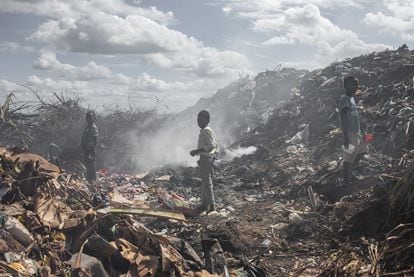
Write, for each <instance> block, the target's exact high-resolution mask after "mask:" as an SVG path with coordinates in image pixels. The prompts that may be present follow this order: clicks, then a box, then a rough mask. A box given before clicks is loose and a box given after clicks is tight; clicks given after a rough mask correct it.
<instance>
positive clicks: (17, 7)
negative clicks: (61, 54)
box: [0, 0, 176, 24]
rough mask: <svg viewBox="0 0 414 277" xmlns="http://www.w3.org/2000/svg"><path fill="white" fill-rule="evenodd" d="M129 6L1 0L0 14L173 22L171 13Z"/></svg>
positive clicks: (82, 0) (89, 0)
mask: <svg viewBox="0 0 414 277" xmlns="http://www.w3.org/2000/svg"><path fill="white" fill-rule="evenodd" d="M137 5H139V3H136V5H129V4H127V3H126V2H125V1H124V0H77V1H65V0H18V1H16V0H2V3H1V6H0V12H7V13H26V14H34V15H39V16H45V17H50V18H55V19H59V18H62V17H72V18H75V19H79V18H81V17H83V16H85V15H88V14H92V13H95V12H96V11H101V12H104V13H106V14H111V15H120V16H125V15H141V16H145V17H147V18H150V19H152V20H155V21H157V22H161V23H163V24H168V23H171V22H175V21H176V20H175V19H174V14H173V13H172V12H162V11H160V10H158V9H157V8H156V7H149V8H142V7H139V6H137Z"/></svg>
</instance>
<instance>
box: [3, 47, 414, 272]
mask: <svg viewBox="0 0 414 277" xmlns="http://www.w3.org/2000/svg"><path fill="white" fill-rule="evenodd" d="M413 57H414V52H413V51H412V50H411V51H410V50H404V51H402V50H401V49H399V50H396V51H389V50H387V51H384V52H378V53H371V54H367V55H362V56H359V57H355V58H352V59H347V60H344V61H340V62H335V63H333V64H331V65H330V66H328V67H326V68H324V69H320V70H316V71H312V72H308V71H296V70H293V69H292V70H291V69H278V70H275V71H267V72H263V73H260V74H259V75H258V76H256V77H255V78H250V77H249V78H242V79H241V80H239V81H238V82H235V83H233V84H231V85H230V86H229V87H227V88H226V89H223V90H221V91H219V92H218V94H217V95H216V96H215V97H213V98H212V99H204V100H201V101H200V102H199V103H198V104H197V105H196V106H194V107H192V108H190V109H189V111H186V112H185V113H183V114H182V115H181V117H184V116H185V115H186V114H187V115H188V113H189V112H191V111H192V110H198V109H200V108H201V107H202V108H205V107H211V106H215V107H216V108H215V109H223V108H225V107H230V106H231V107H233V109H232V110H231V112H230V113H229V114H228V115H229V117H226V118H225V120H227V121H229V120H230V119H232V120H233V119H234V117H233V116H236V114H237V115H238V116H237V117H236V119H237V120H236V124H235V126H234V128H232V130H231V132H232V133H233V134H235V137H237V139H236V140H235V142H234V144H233V145H232V148H233V149H254V151H248V153H245V155H235V156H234V157H232V158H231V159H225V158H223V159H222V161H221V163H219V165H218V166H217V167H216V168H215V171H214V183H215V191H216V196H217V199H218V210H217V212H216V213H214V214H213V213H211V214H208V215H207V214H206V215H200V214H198V212H197V209H196V207H197V203H198V201H199V199H198V195H199V183H200V180H199V178H198V173H197V170H196V169H195V168H188V167H183V166H176V165H174V166H172V165H170V166H165V167H164V168H158V169H155V170H152V171H149V172H145V173H143V174H125V171H123V170H119V168H107V169H106V168H103V169H102V170H100V171H99V173H100V177H99V179H98V181H97V183H96V184H95V185H94V186H89V185H87V184H86V183H85V182H84V181H82V180H81V178H79V177H77V175H76V174H73V173H68V172H69V171H68V172H64V171H63V170H61V168H59V167H58V166H55V165H53V164H50V163H49V162H48V161H47V160H44V159H42V158H41V157H39V156H36V155H34V154H29V153H27V152H22V151H18V149H15V150H14V151H9V150H6V149H2V148H0V154H1V161H0V165H1V167H0V175H1V187H0V196H1V199H2V203H3V204H2V206H1V212H2V215H3V214H4V217H3V216H1V217H0V218H1V219H2V223H3V224H6V223H9V224H8V225H7V224H6V225H7V226H9V227H8V229H7V228H4V229H3V230H2V232H1V234H0V254H2V257H3V258H2V261H1V263H0V272H1V271H3V272H7V273H8V274H18V272H23V273H24V272H26V273H28V274H31V273H29V272H33V270H35V271H37V272H49V273H48V274H57V275H59V274H61V275H64V274H68V273H69V272H71V271H72V272H75V273H76V274H78V275H80V273H81V272H83V271H85V270H91V271H93V270H98V271H99V270H100V272H102V268H103V270H104V271H105V274H108V275H112V276H113V275H115V276H117V275H122V274H126V273H127V272H129V273H130V274H132V275H133V276H144V275H145V274H146V275H148V276H164V275H165V276H171V275H172V276H217V274H221V275H219V276H226V274H227V273H226V272H227V271H228V274H229V275H230V276H244V275H242V274H247V276H266V274H268V275H269V276H355V275H357V276H370V275H372V276H403V275H404V274H405V275H407V276H409V275H410V274H412V273H413V269H412V264H413V262H414V261H413V258H412V257H413V256H414V255H413V252H412V241H413V239H414V232H413V229H414V228H413V225H412V224H413V222H412V221H413V219H414V213H413V207H412V205H413V204H412V203H413V201H412V195H413V193H412V183H413V174H414V173H413V172H414V152H413V150H412V149H413V146H414V139H413V137H414V136H413V134H414V131H413V130H414V129H413V125H412V124H413V123H412V121H413V118H414V111H413V109H412V107H413V106H414V105H413V104H414V101H413V99H414V87H413V86H414V84H413V75H414V66H413V63H414V58H413ZM350 74H353V75H355V76H356V77H357V78H358V79H359V80H360V84H361V91H360V93H359V95H358V96H357V97H356V98H357V102H358V107H359V109H360V112H361V119H362V125H363V126H364V129H365V131H366V132H367V133H368V134H371V136H369V137H368V138H367V140H369V144H370V153H369V154H368V155H366V157H365V158H364V159H363V160H362V161H361V165H360V167H359V168H357V169H356V173H357V176H356V177H357V178H356V181H355V182H353V183H352V184H351V185H349V186H346V185H344V184H343V182H342V179H341V174H340V171H341V163H342V160H341V158H340V157H341V132H340V130H339V128H338V126H339V122H338V115H337V109H336V108H337V99H338V97H339V95H340V94H341V93H342V89H341V82H342V81H341V80H342V78H343V77H344V76H346V75H350ZM279 85H280V87H279ZM276 88H278V89H276ZM279 88H280V89H279ZM275 90H277V91H278V93H277V94H278V95H272V92H274V91H275ZM282 90H284V92H286V90H288V92H290V93H291V97H290V98H289V97H286V95H281V94H280V93H282ZM281 96H283V97H281ZM222 99H227V100H226V101H224V102H223V101H221V100H222ZM271 99H273V100H271ZM265 100H266V101H267V102H266V101H265ZM280 100H283V101H284V102H280ZM221 102H222V103H221ZM264 102H266V103H264ZM246 107H249V108H246ZM241 109H245V110H246V112H245V113H241V111H240V110H241ZM5 110H6V109H5V108H3V110H2V111H3V112H2V114H3V115H5V114H6V113H5V112H4V111H5ZM3 117H4V116H3ZM181 117H180V116H177V117H176V118H175V120H179V119H180V118H181ZM183 124H184V123H183ZM120 163H121V162H120ZM3 218H4V220H3ZM10 218H12V219H11V221H10V222H9V220H10ZM17 222H19V223H20V224H18V223H17ZM12 223H14V225H13V224H12ZM15 229H17V231H18V232H16V230H15ZM82 261H85V264H84V263H83V262H82ZM87 264H89V265H87ZM75 273H74V274H75ZM102 274H104V273H102ZM162 274H164V275H162ZM168 274H170V275H168ZM249 274H250V275H249ZM146 275H145V276H146ZM44 276H47V275H44Z"/></svg>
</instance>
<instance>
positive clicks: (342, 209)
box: [224, 46, 414, 276]
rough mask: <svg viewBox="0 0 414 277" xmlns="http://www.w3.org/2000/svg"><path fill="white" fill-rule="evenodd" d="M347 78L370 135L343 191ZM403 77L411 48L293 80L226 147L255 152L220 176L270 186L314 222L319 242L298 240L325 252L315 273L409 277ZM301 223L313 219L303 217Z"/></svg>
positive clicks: (407, 87) (409, 75)
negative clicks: (342, 112) (268, 111)
mask: <svg viewBox="0 0 414 277" xmlns="http://www.w3.org/2000/svg"><path fill="white" fill-rule="evenodd" d="M347 75H354V76H356V77H357V78H358V79H359V81H360V86H361V87H360V91H359V92H358V93H357V96H356V101H357V105H358V108H359V109H360V114H361V119H362V125H363V127H364V131H365V132H367V133H370V134H372V135H373V137H374V140H373V141H372V142H371V143H370V153H369V154H368V155H367V156H366V157H365V158H364V159H363V160H362V163H361V165H360V167H358V168H357V169H356V170H357V174H358V177H359V178H358V179H359V180H357V181H356V182H354V183H353V184H352V185H351V186H344V185H343V184H342V179H341V162H342V161H341V159H340V157H341V148H340V145H341V142H342V139H341V131H340V129H339V120H338V109H337V107H338V103H337V100H338V98H339V96H340V95H341V94H342V93H343V89H342V80H343V77H344V76H347ZM413 76H414V51H412V50H411V51H410V50H408V49H407V48H406V47H405V46H403V47H401V48H399V49H398V50H395V51H388V50H387V51H384V52H379V53H371V54H368V55H363V56H359V57H356V58H352V59H347V60H345V61H342V62H335V63H333V64H331V65H330V66H328V67H326V68H324V69H321V70H316V71H313V72H310V73H308V74H306V75H305V76H303V78H301V82H300V85H298V86H297V87H296V88H294V89H292V91H291V93H292V95H293V97H292V99H291V100H290V101H288V102H286V103H285V104H283V105H282V106H280V107H277V108H275V109H274V111H273V113H272V115H271V116H270V117H269V119H268V121H267V122H266V123H264V124H261V125H259V126H257V127H256V128H255V129H253V130H252V131H251V132H250V133H249V134H247V135H243V136H241V137H240V138H239V139H238V141H237V142H236V144H235V145H236V146H244V147H248V146H257V147H258V150H257V151H256V153H255V154H253V155H251V156H247V157H243V158H242V159H238V160H236V161H235V162H233V163H232V164H230V165H228V166H227V167H225V170H224V172H225V174H227V175H233V177H236V178H237V179H239V180H241V181H247V182H250V183H253V184H254V183H257V185H256V186H255V188H256V189H260V188H262V189H263V190H269V189H272V190H273V191H275V192H276V195H277V198H282V199H284V200H286V199H290V200H292V201H294V202H295V203H296V206H297V207H296V209H297V210H300V211H302V212H301V213H299V214H301V215H303V213H308V212H307V211H315V212H317V214H318V216H320V217H322V218H323V219H321V218H320V219H317V220H316V224H319V226H320V228H319V230H318V231H316V230H313V232H319V234H320V235H318V236H317V237H313V236H309V235H308V236H305V237H306V240H307V242H308V243H309V244H311V243H312V242H315V241H318V242H320V248H323V247H326V248H325V251H324V252H325V254H320V255H321V257H324V261H325V262H324V263H323V264H322V265H321V266H319V270H317V272H318V274H322V275H324V274H327V275H329V274H364V273H371V274H374V273H378V274H381V276H386V274H387V273H386V272H390V271H398V272H400V271H401V272H402V273H401V274H403V273H407V274H408V272H412V268H411V258H410V257H412V254H413V253H412V250H410V249H411V248H410V246H409V245H410V243H409V241H412V240H413V239H414V237H413V236H412V232H411V227H412V225H411V223H412V222H413V221H412V220H413V218H412V216H413V214H414V213H413V210H412V209H411V208H410V207H411V205H412V204H411V202H412V200H413V199H412V194H410V192H411V188H410V185H408V184H411V185H412V176H411V175H410V174H412V173H410V172H412V170H413V169H412V168H413V167H414V151H413V150H412V149H413V147H414V128H413V120H414V109H413V108H412V107H413V106H414V84H413V82H414V79H413ZM240 168H243V170H240ZM233 182H234V180H233ZM397 203H398V204H397ZM286 217H287V216H286ZM286 217H285V218H286ZM387 218H388V220H387ZM309 219H311V221H313V220H315V219H314V218H313V216H310V215H309V213H308V215H307V216H306V217H305V219H304V220H305V221H306V220H309ZM285 220H286V221H287V218H286V219H285ZM324 220H327V221H329V222H331V223H330V224H328V225H327V224H326V222H325V221H324ZM399 224H403V225H399ZM321 226H323V227H321ZM396 226H397V227H396ZM308 227H309V226H307V227H306V228H308ZM394 227H395V228H396V229H393V228H394ZM306 228H302V229H303V230H302V231H304V230H306ZM327 230H329V232H328V233H326V231H327ZM324 234H325V235H324ZM311 237H312V239H311ZM366 237H368V238H370V239H369V240H370V241H369V240H367V239H366ZM349 238H353V239H357V241H350V240H349ZM361 238H362V239H361ZM301 239H302V241H303V237H301ZM359 239H360V240H359ZM361 240H362V242H363V243H362V246H361ZM364 240H365V241H364ZM327 242H328V243H327ZM328 253H330V254H329V255H328ZM332 253H335V255H338V256H335V257H332ZM367 257H369V258H367ZM396 257H398V262H396V261H397V260H396ZM391 261H393V262H391ZM321 262H322V261H321ZM310 267H312V266H310ZM308 268H309V267H308ZM313 268H314V269H315V268H317V267H316V266H314V267H313ZM322 269H323V270H322ZM321 270H322V271H321ZM394 273H395V272H394ZM279 274H281V272H279ZM382 274H385V275H382Z"/></svg>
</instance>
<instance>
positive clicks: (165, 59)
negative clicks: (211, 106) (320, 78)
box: [0, 0, 414, 112]
mask: <svg viewBox="0 0 414 277" xmlns="http://www.w3.org/2000/svg"><path fill="white" fill-rule="evenodd" d="M403 43H407V44H408V45H409V46H410V47H413V46H414V1H412V0H348V1H346V0H154V1H150V0H1V5H0V72H1V75H0V101H1V100H4V98H5V96H6V95H7V94H8V93H9V92H12V91H14V92H15V95H16V97H17V100H21V101H23V100H27V101H28V100H30V99H33V94H32V93H31V92H29V91H28V90H27V89H26V88H24V87H22V86H21V85H24V86H28V87H30V88H32V89H33V90H35V91H37V92H38V93H39V94H40V95H41V96H42V97H45V98H47V97H50V95H51V94H52V93H53V92H57V93H69V94H71V93H76V94H77V95H79V96H81V97H82V98H83V99H84V101H85V103H87V104H88V105H91V106H92V107H94V108H98V109H100V108H101V107H102V105H106V106H110V105H119V106H122V107H127V106H128V105H130V104H132V105H135V106H142V107H146V108H153V107H156V106H158V107H159V108H160V109H161V110H166V111H169V112H176V111H180V110H182V109H183V108H185V107H187V106H189V105H191V104H194V103H195V102H196V101H197V100H198V99H199V98H201V97H206V96H209V95H212V94H213V93H214V92H215V91H216V90H217V89H218V88H220V87H223V86H224V85H226V84H227V83H229V82H230V81H232V80H235V79H237V78H238V76H239V75H244V74H247V73H250V74H253V73H257V72H260V71H263V70H266V69H273V68H275V67H276V66H277V65H278V64H282V65H285V66H293V67H297V68H307V69H312V68H318V67H322V66H324V65H327V64H329V63H331V62H333V61H335V60H339V59H343V58H345V57H351V56H355V55H359V54H363V53H367V52H371V51H380V50H383V49H386V48H390V49H393V48H396V47H398V46H400V45H401V44H403ZM167 107H168V108H167Z"/></svg>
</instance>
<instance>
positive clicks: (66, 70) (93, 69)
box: [33, 49, 112, 81]
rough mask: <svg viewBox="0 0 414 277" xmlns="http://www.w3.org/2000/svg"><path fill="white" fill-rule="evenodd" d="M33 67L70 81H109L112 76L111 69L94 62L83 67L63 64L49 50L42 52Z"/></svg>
mask: <svg viewBox="0 0 414 277" xmlns="http://www.w3.org/2000/svg"><path fill="white" fill-rule="evenodd" d="M33 67H34V68H37V69H44V70H50V71H54V72H57V73H58V75H59V76H62V77H65V78H67V79H70V80H81V81H88V80H98V79H107V78H110V77H111V76H112V72H111V70H110V69H109V68H107V67H106V66H102V65H97V64H96V63H95V62H94V61H90V62H88V63H87V64H86V65H85V66H82V67H76V66H73V65H71V64H64V63H61V62H60V61H59V60H58V59H57V58H56V54H55V53H54V52H53V51H51V50H47V49H43V50H41V54H40V56H39V57H38V58H37V59H36V60H35V61H34V62H33Z"/></svg>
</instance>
